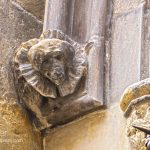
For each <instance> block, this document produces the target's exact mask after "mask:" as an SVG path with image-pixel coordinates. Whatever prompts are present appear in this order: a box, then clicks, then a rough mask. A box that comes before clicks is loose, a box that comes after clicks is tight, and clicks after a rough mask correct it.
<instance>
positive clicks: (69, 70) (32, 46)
mask: <svg viewBox="0 0 150 150" xmlns="http://www.w3.org/2000/svg"><path fill="white" fill-rule="evenodd" d="M96 38H97V37H96ZM96 38H95V37H94V38H92V39H91V40H90V41H89V42H87V43H85V44H82V45H81V44H79V43H77V42H75V41H74V40H72V39H71V38H70V37H68V36H67V35H65V34H64V33H62V32H61V31H59V30H48V31H46V32H44V33H43V34H42V35H41V37H40V38H39V39H32V40H29V41H27V42H25V43H22V45H21V46H20V47H19V48H18V49H17V50H16V52H15V55H14V59H13V70H14V76H15V82H16V84H15V85H16V89H17V92H18V96H19V101H20V103H21V104H22V106H23V107H25V108H26V109H27V110H28V111H29V114H30V115H31V117H30V118H31V120H32V121H33V122H34V125H35V126H36V127H38V128H39V129H40V130H42V129H45V128H48V127H51V126H55V125H59V124H62V123H65V122H68V121H70V120H72V119H74V118H76V117H77V116H79V115H82V114H83V113H86V112H88V111H90V110H92V109H94V108H96V107H98V106H100V105H101V102H100V101H98V100H97V99H95V97H93V95H90V94H89V92H88V88H89V86H90V85H89V78H90V74H91V73H90V69H89V63H88V62H89V61H88V57H89V55H90V53H91V51H93V50H94V47H95V46H97V44H98V42H97V39H96ZM98 40H99V39H98Z"/></svg>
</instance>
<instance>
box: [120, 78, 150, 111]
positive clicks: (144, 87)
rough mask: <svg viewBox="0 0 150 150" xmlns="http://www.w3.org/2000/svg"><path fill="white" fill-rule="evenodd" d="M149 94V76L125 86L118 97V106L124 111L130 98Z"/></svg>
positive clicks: (130, 100)
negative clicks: (119, 97)
mask: <svg viewBox="0 0 150 150" xmlns="http://www.w3.org/2000/svg"><path fill="white" fill-rule="evenodd" d="M149 94H150V78H148V79H145V80H142V81H140V82H138V83H135V84H133V85H130V86H129V87H127V88H126V90H125V91H124V93H123V94H122V97H121V99H120V107H121V109H122V110H123V111H126V109H127V108H128V106H129V104H130V103H131V102H132V100H134V99H136V98H138V97H141V96H144V95H149Z"/></svg>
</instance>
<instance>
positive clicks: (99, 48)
mask: <svg viewBox="0 0 150 150" xmlns="http://www.w3.org/2000/svg"><path fill="white" fill-rule="evenodd" d="M74 9H75V10H74V20H73V32H72V37H73V39H75V40H76V41H78V42H80V43H85V42H86V41H88V40H89V39H90V38H91V37H92V36H95V35H96V36H98V37H99V38H98V39H97V40H98V41H95V42H96V43H95V46H94V50H92V51H91V53H90V55H89V73H88V94H89V95H91V96H93V97H95V98H96V99H98V100H100V101H103V98H104V97H103V90H104V89H103V87H104V86H103V84H104V48H105V46H104V42H105V41H104V36H105V23H106V16H107V15H106V13H107V1H106V0H101V1H99V0H82V1H81V0H76V1H75V8H74ZM97 42H98V43H97Z"/></svg>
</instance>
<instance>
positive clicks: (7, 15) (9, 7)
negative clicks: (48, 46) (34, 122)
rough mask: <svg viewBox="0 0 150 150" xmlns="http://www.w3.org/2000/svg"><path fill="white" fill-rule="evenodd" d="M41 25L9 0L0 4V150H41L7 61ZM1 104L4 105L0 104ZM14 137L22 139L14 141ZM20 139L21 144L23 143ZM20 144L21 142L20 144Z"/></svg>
mask: <svg viewBox="0 0 150 150" xmlns="http://www.w3.org/2000/svg"><path fill="white" fill-rule="evenodd" d="M41 32H42V23H41V22H39V21H37V20H36V18H35V17H33V16H32V15H30V14H29V13H27V12H26V11H24V10H23V9H22V8H21V7H20V6H18V5H16V4H15V3H11V2H10V1H9V0H1V1H0V97H1V98H0V102H1V103H0V120H1V124H0V132H2V134H1V140H0V149H2V150H5V149H6V150H12V149H15V150H21V149H24V150H38V149H39V150H40V149H41V139H40V135H39V133H37V132H36V131H34V130H33V129H32V127H31V125H30V122H29V120H28V119H27V117H26V112H25V111H23V110H22V109H21V108H20V106H19V105H18V104H12V103H13V102H16V101H17V95H16V92H15V89H14V84H13V76H12V72H11V68H10V60H11V58H12V56H13V54H14V50H15V49H16V48H17V47H18V46H19V45H20V44H21V43H22V42H24V41H27V40H28V39H31V38H34V37H37V36H39V35H40V34H41ZM3 101H5V102H4V104H3ZM15 138H19V139H21V140H20V141H18V142H17V141H15ZM22 140H23V142H22ZM20 142H22V143H20Z"/></svg>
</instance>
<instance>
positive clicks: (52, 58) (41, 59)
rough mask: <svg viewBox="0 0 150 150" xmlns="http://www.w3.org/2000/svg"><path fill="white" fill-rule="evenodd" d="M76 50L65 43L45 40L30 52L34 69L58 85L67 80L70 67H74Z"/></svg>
mask: <svg viewBox="0 0 150 150" xmlns="http://www.w3.org/2000/svg"><path fill="white" fill-rule="evenodd" d="M74 53H75V52H74V48H73V47H72V46H71V45H70V44H69V43H68V42H65V41H61V40H58V39H45V40H42V41H40V42H39V43H38V44H36V45H34V46H33V47H32V48H31V49H30V50H29V52H28V58H29V60H30V63H31V64H32V65H33V68H34V69H36V70H38V71H39V72H40V73H41V74H43V75H44V76H45V77H46V78H48V79H50V80H51V82H53V83H54V84H56V85H60V84H62V83H63V82H64V80H65V79H66V78H67V69H68V67H73V57H74Z"/></svg>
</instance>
